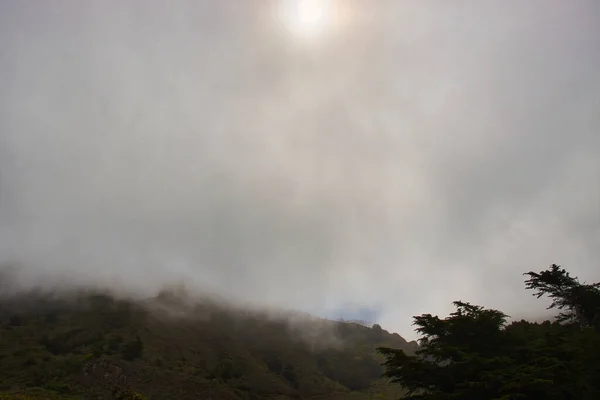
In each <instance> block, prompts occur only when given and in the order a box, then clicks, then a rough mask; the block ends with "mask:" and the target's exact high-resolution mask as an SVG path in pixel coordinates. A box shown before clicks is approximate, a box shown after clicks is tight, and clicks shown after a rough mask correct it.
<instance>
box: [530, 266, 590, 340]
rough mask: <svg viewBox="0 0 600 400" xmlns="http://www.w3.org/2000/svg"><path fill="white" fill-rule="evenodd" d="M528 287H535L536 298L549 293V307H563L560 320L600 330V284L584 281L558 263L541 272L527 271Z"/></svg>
mask: <svg viewBox="0 0 600 400" xmlns="http://www.w3.org/2000/svg"><path fill="white" fill-rule="evenodd" d="M524 275H527V276H529V279H528V280H526V281H525V284H526V287H527V289H531V290H535V291H536V292H535V293H534V294H533V295H534V296H536V297H537V298H540V297H542V296H548V297H550V298H551V299H552V303H551V304H550V306H549V307H548V309H552V308H556V309H558V310H561V312H560V314H558V316H557V321H558V322H567V323H576V324H579V325H580V326H581V327H594V328H595V329H596V330H600V283H593V284H582V283H579V280H578V279H577V278H576V277H571V276H570V275H569V273H568V272H567V271H566V270H565V269H564V268H561V267H560V266H559V265H556V264H553V265H552V266H551V267H550V268H549V269H548V270H545V271H541V272H539V273H535V272H527V273H525V274H524Z"/></svg>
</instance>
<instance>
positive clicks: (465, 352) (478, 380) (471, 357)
mask: <svg viewBox="0 0 600 400" xmlns="http://www.w3.org/2000/svg"><path fill="white" fill-rule="evenodd" d="M525 275H527V276H528V277H529V279H527V280H526V281H525V283H526V287H527V289H530V290H534V291H535V293H534V295H535V296H536V297H538V298H539V297H542V296H548V297H550V298H551V299H552V304H551V305H550V307H549V308H556V309H558V310H560V313H559V314H558V316H557V318H556V321H555V322H549V321H546V322H543V323H531V322H526V321H523V320H522V321H518V322H513V323H511V324H507V323H506V320H507V318H508V316H507V315H506V314H504V313H502V312H500V311H497V310H490V309H485V308H483V307H480V306H475V305H471V304H469V303H465V302H460V301H457V302H455V303H454V305H455V306H456V311H455V312H454V313H452V314H451V315H450V316H449V317H447V318H445V319H440V318H438V317H437V316H432V315H430V314H424V315H421V316H418V317H415V321H414V325H416V327H417V331H418V332H419V333H420V334H421V335H422V337H421V340H420V344H421V346H422V347H421V349H420V350H418V351H417V352H416V354H414V355H411V354H408V353H406V352H405V351H403V350H402V349H393V348H390V347H380V348H379V349H378V351H379V352H380V353H381V354H382V355H384V356H385V357H386V362H385V367H386V376H387V377H389V378H391V380H392V381H393V382H395V383H398V384H400V385H401V386H402V387H404V388H405V389H407V391H408V395H407V398H410V399H422V400H426V399H431V400H433V399H436V400H442V399H465V400H466V399H469V400H471V399H480V400H486V399H494V400H511V399H524V400H526V399H531V400H536V399H548V400H551V399H557V400H558V399H581V400H586V399H590V400H592V399H594V400H595V399H600V285H599V284H582V283H580V282H579V281H578V279H577V278H573V277H571V276H570V275H569V273H568V272H567V271H566V270H564V269H562V268H560V267H559V266H558V265H553V266H552V267H551V268H550V269H548V270H546V271H542V272H540V273H535V272H528V273H527V274H525Z"/></svg>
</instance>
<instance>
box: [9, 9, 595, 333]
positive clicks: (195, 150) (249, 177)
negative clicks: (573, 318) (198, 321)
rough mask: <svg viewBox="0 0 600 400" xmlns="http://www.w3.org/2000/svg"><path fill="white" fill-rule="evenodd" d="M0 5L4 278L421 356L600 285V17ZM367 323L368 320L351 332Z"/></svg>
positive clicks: (552, 12) (567, 12)
mask: <svg viewBox="0 0 600 400" xmlns="http://www.w3.org/2000/svg"><path fill="white" fill-rule="evenodd" d="M287 3H289V1H287V2H286V1H284V0H281V1H276V0H268V1H267V0H265V1H259V0H252V1H250V0H248V1H244V2H240V1H238V0H221V1H173V2H170V3H169V4H168V5H167V3H165V2H161V1H154V0H153V1H146V2H144V3H143V4H142V3H136V2H119V3H109V2H100V1H95V2H69V1H62V0H54V1H51V2H34V1H26V0H21V1H18V2H2V3H1V4H0V264H2V265H10V266H13V268H14V269H15V270H16V271H18V272H17V276H18V281H19V285H20V286H23V287H27V286H33V285H48V286H53V287H54V286H56V287H60V286H63V285H69V286H85V285H97V286H105V287H110V288H113V289H115V290H118V291H122V292H124V293H143V294H150V293H154V292H158V291H159V290H160V289H161V288H163V287H164V286H165V285H169V284H178V283H180V282H185V285H186V287H188V288H192V289H193V290H196V291H198V292H202V293H212V294H215V295H218V296H222V297H224V298H228V299H232V300H235V301H236V302H239V303H240V304H249V303H252V304H255V305H260V306H262V307H267V308H273V307H276V308H289V309H294V310H299V311H303V312H308V313H311V314H314V315H317V316H328V317H332V318H337V317H344V318H347V319H351V318H360V315H358V317H357V314H361V312H359V311H360V310H363V311H364V310H367V311H366V312H367V313H368V314H369V315H370V318H371V319H373V321H372V322H377V323H380V324H381V325H382V326H383V327H384V328H385V329H387V330H389V331H394V332H398V333H399V334H401V335H402V336H403V337H405V338H414V337H415V334H414V332H413V331H412V328H411V326H410V323H411V318H412V316H414V315H419V314H421V313H425V312H427V313H433V314H443V315H445V314H446V313H447V312H448V311H450V310H451V308H452V304H451V302H452V301H453V300H464V301H470V302H473V303H477V304H481V305H484V306H487V307H492V308H498V309H500V310H502V311H504V312H506V313H508V314H510V315H511V316H513V317H516V318H519V317H520V316H530V315H537V314H538V313H540V312H543V310H544V308H545V306H546V305H547V304H546V303H544V302H543V300H535V299H533V298H532V297H531V294H530V293H527V292H526V291H525V289H524V284H523V276H522V273H523V272H527V271H530V270H534V271H539V270H542V269H545V268H547V267H548V266H549V265H550V264H552V263H558V264H561V265H563V266H564V267H566V268H567V269H568V270H569V271H572V273H573V274H574V275H576V276H579V277H580V278H581V279H582V280H587V281H597V280H600V272H599V271H600V270H599V269H598V260H599V258H600V257H599V256H600V157H599V154H600V79H598V71H600V24H598V23H597V21H598V20H599V18H600V3H598V2H596V1H593V0H589V1H584V0H581V1H570V2H565V1H558V0H551V1H541V0H533V1H528V2H523V1H503V2H493V3H492V2H481V1H475V0H472V1H459V2H452V4H449V3H448V2H443V1H437V2H436V1H434V2H429V3H426V4H425V3H424V2H419V1H402V2H401V1H396V0H372V1H369V2H364V1H358V0H348V1H345V2H343V1H341V0H339V1H337V2H334V3H335V4H334V5H335V9H334V12H339V13H340V14H342V13H343V14H344V15H348V17H347V20H345V21H346V23H344V24H342V25H339V26H338V25H336V26H335V27H332V28H331V29H330V30H329V31H328V32H326V33H324V34H323V36H322V37H320V38H319V37H315V38H313V40H312V41H307V40H303V39H302V38H299V37H296V36H294V34H293V33H292V32H290V31H289V29H287V27H286V25H285V22H284V21H283V18H282V16H281V15H280V13H279V12H276V11H274V10H279V8H278V7H280V6H282V7H283V6H285V5H286V4H287ZM357 310H358V311H357Z"/></svg>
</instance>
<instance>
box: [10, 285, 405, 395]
mask: <svg viewBox="0 0 600 400" xmlns="http://www.w3.org/2000/svg"><path fill="white" fill-rule="evenodd" d="M378 346H387V347H394V348H402V349H405V350H407V351H409V352H412V351H414V350H415V349H416V343H414V342H411V343H407V342H406V341H405V340H404V339H402V338H401V337H400V336H399V335H397V334H390V333H389V332H387V331H385V330H382V329H381V328H380V327H379V326H375V327H374V328H368V327H365V326H361V325H359V324H354V323H343V322H333V321H328V320H322V319H316V318H306V317H298V316H292V315H291V314H290V315H286V316H285V318H275V317H273V316H270V315H267V314H265V313H259V312H255V311H247V310H246V311H243V310H232V309H231V308H225V307H222V306H219V305H217V304H214V303H211V302H207V301H190V299H189V298H186V297H185V296H182V295H180V294H177V293H173V292H171V293H163V294H161V295H160V296H158V297H157V298H154V299H148V300H145V301H136V302H133V301H126V300H119V299H115V298H113V297H111V296H109V295H106V294H102V293H79V294H76V295H71V296H69V297H65V296H62V297H57V296H53V297H52V296H48V295H42V294H37V295H36V294H28V295H27V296H25V295H21V296H19V297H11V298H3V299H2V300H1V302H0V392H3V393H5V395H4V396H9V393H13V395H10V396H14V393H27V394H28V396H29V398H97V399H111V398H117V397H118V393H123V392H124V391H130V392H132V393H133V392H135V393H140V394H142V395H143V396H144V397H146V398H149V399H179V400H182V399H183V400H185V399H199V398H202V399H203V398H207V399H231V400H238V399H269V398H270V399H282V400H283V399H302V398H304V399H368V398H380V399H385V398H397V397H398V394H399V393H398V392H397V389H395V388H393V387H391V386H390V385H388V384H387V383H386V382H385V381H383V380H382V379H381V378H380V376H381V373H382V367H381V365H380V363H381V362H382V360H381V359H380V358H378V356H377V355H375V348H376V347H378ZM395 390H396V392H394V391H395ZM1 398H2V397H1V396H0V399H1ZM10 398H13V397H10Z"/></svg>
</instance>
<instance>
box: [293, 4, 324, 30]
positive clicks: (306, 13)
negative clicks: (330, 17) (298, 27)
mask: <svg viewBox="0 0 600 400" xmlns="http://www.w3.org/2000/svg"><path fill="white" fill-rule="evenodd" d="M296 13H297V17H298V22H299V23H300V24H302V25H315V24H318V23H322V22H323V18H324V17H325V4H324V2H323V0H298V3H297V5H296Z"/></svg>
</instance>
